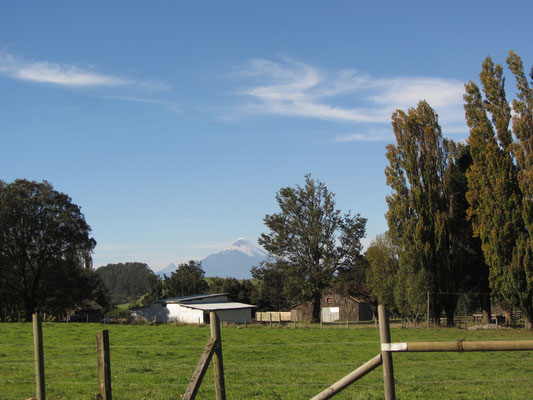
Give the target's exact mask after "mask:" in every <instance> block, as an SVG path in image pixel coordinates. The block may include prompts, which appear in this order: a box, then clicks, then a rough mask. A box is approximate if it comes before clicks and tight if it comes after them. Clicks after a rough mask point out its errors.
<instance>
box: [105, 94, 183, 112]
mask: <svg viewBox="0 0 533 400" xmlns="http://www.w3.org/2000/svg"><path fill="white" fill-rule="evenodd" d="M99 97H102V98H106V99H111V100H123V101H132V102H134V103H147V104H155V105H159V106H165V107H168V108H169V109H170V110H172V111H174V112H175V113H177V114H181V113H182V112H183V110H182V108H181V107H180V106H179V105H178V104H177V103H174V102H171V101H166V100H158V99H152V98H145V97H135V96H99Z"/></svg>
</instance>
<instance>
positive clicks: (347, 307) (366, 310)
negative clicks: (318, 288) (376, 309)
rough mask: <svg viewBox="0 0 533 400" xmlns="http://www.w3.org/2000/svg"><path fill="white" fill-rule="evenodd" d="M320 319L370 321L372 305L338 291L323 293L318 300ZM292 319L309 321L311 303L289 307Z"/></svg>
mask: <svg viewBox="0 0 533 400" xmlns="http://www.w3.org/2000/svg"><path fill="white" fill-rule="evenodd" d="M320 310H321V319H322V321H323V322H335V321H339V320H340V321H346V320H348V321H370V320H372V317H373V312H372V306H371V305H370V304H369V303H367V302H366V301H364V300H362V299H358V298H356V297H352V296H344V295H341V294H338V293H324V294H323V295H322V299H321V300H320ZM290 311H291V319H292V320H293V321H311V320H312V319H313V318H312V317H313V303H312V302H311V301H305V302H302V303H300V304H298V305H297V306H295V307H293V308H291V310H290Z"/></svg>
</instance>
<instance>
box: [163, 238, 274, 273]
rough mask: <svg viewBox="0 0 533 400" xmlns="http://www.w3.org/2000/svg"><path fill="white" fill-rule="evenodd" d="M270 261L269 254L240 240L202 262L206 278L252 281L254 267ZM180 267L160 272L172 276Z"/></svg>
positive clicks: (167, 268)
mask: <svg viewBox="0 0 533 400" xmlns="http://www.w3.org/2000/svg"><path fill="white" fill-rule="evenodd" d="M267 259H268V253H267V252H266V251H265V250H263V249H261V248H259V247H258V246H256V245H254V244H253V243H252V242H250V241H249V240H246V239H244V238H239V239H237V240H236V241H235V242H233V243H232V244H231V245H229V246H228V247H226V248H225V249H224V250H222V251H220V252H218V253H214V254H211V255H209V256H207V257H206V258H204V259H203V260H202V268H203V270H204V271H205V276H206V277H214V276H219V277H221V278H226V277H230V276H231V277H233V278H237V279H250V278H251V277H252V274H251V273H250V270H251V269H252V267H254V266H257V265H259V263H260V262H261V261H265V260H267ZM177 268H178V267H177V266H176V264H174V263H172V264H170V265H168V266H167V267H165V268H163V269H162V270H161V271H158V272H157V274H158V275H159V276H161V277H163V275H164V274H166V275H167V276H170V275H171V274H172V272H173V271H175V270H176V269H177Z"/></svg>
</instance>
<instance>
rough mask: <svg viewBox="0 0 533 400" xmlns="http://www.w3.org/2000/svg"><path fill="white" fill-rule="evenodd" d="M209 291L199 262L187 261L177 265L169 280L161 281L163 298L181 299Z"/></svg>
mask: <svg viewBox="0 0 533 400" xmlns="http://www.w3.org/2000/svg"><path fill="white" fill-rule="evenodd" d="M208 289H209V285H208V284H207V282H206V280H205V273H204V270H203V269H202V263H201V262H200V261H192V260H191V261H189V262H188V263H182V264H180V265H178V269H177V270H176V271H174V272H172V275H170V277H169V278H167V277H166V276H165V280H164V281H163V296H164V297H181V296H190V295H193V294H204V293H205V292H206V291H207V290H208Z"/></svg>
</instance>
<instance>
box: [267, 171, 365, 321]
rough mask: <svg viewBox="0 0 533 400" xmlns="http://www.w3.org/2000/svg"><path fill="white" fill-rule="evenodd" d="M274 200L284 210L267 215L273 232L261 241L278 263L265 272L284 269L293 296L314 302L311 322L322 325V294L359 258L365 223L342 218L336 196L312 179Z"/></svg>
mask: <svg viewBox="0 0 533 400" xmlns="http://www.w3.org/2000/svg"><path fill="white" fill-rule="evenodd" d="M276 201H277V203H278V206H279V208H280V211H279V212H277V213H274V214H267V215H266V216H265V218H264V222H265V225H266V226H267V228H268V229H269V230H270V231H269V232H268V233H264V234H262V235H261V237H260V238H259V244H261V245H262V246H263V247H264V248H265V249H266V250H267V251H268V252H269V253H270V255H271V257H273V258H274V259H275V261H274V262H267V263H265V265H264V266H263V268H275V269H278V270H280V271H282V272H283V275H284V277H285V278H284V279H286V280H287V281H289V282H293V283H294V284H293V285H291V287H292V288H293V290H292V294H291V296H292V297H293V298H294V300H296V299H298V300H312V301H313V321H315V322H316V321H319V319H320V299H321V295H322V292H323V291H324V290H325V289H327V288H328V287H330V286H331V284H332V282H333V280H334V278H335V276H336V274H337V273H338V271H339V270H341V269H344V270H349V269H351V268H352V267H353V265H354V264H355V263H356V261H357V260H358V259H359V258H360V257H361V249H362V245H361V239H362V238H363V237H364V236H365V225H366V219H365V218H362V217H361V216H360V215H359V214H356V215H354V216H351V215H350V213H348V214H345V215H341V212H340V210H337V209H336V208H335V196H334V194H333V193H331V192H330V191H329V190H328V189H327V187H326V185H325V184H324V183H322V182H320V181H315V180H314V179H312V178H311V176H310V175H306V176H305V185H304V186H299V185H296V186H295V187H284V188H281V189H280V190H279V192H278V193H277V194H276ZM295 291H296V293H294V292H295Z"/></svg>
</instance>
